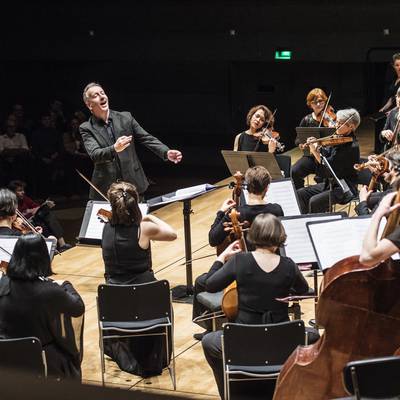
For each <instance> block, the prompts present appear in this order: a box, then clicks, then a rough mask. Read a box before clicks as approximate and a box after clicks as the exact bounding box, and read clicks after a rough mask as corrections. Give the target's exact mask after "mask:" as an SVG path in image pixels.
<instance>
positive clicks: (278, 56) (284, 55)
mask: <svg viewBox="0 0 400 400" xmlns="http://www.w3.org/2000/svg"><path fill="white" fill-rule="evenodd" d="M291 58H292V51H291V50H275V60H290V59H291Z"/></svg>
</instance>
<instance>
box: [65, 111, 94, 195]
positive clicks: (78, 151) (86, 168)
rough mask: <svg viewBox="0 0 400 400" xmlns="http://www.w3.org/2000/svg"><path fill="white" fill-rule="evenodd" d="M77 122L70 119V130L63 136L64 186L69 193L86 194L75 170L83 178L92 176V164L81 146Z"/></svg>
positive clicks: (85, 186)
mask: <svg viewBox="0 0 400 400" xmlns="http://www.w3.org/2000/svg"><path fill="white" fill-rule="evenodd" d="M79 125H80V124H79V121H78V119H77V118H72V119H71V121H70V128H69V130H68V131H67V132H65V133H64V135H63V143H64V151H65V159H66V164H67V165H66V174H67V179H66V181H67V182H66V184H67V185H69V186H70V187H69V191H70V192H71V193H75V194H76V193H82V192H86V190H87V185H86V183H85V182H84V181H83V180H82V179H76V178H77V174H76V171H75V170H76V169H77V170H78V171H80V172H82V173H83V174H84V175H85V176H91V175H92V169H93V163H92V160H91V159H90V157H89V155H88V154H87V152H86V150H85V147H84V145H83V140H82V136H81V134H80V133H79Z"/></svg>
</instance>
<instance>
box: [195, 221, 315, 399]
mask: <svg viewBox="0 0 400 400" xmlns="http://www.w3.org/2000/svg"><path fill="white" fill-rule="evenodd" d="M248 240H249V241H250V242H251V243H252V244H253V246H254V247H255V250H254V251H252V252H250V253H241V250H240V246H239V243H238V242H234V243H232V244H231V245H230V246H229V247H228V248H227V249H226V250H225V251H224V252H223V253H221V254H220V255H219V256H218V258H217V260H216V261H215V262H214V264H213V265H212V267H211V269H210V271H209V272H208V274H207V279H206V290H207V291H208V292H211V293H214V292H218V291H220V290H223V289H224V288H226V287H227V286H228V285H229V284H230V283H232V282H233V281H236V282H237V288H238V301H239V305H238V308H239V310H238V315H237V317H236V321H235V322H237V323H242V324H266V323H278V322H284V321H289V315H288V305H287V304H286V303H282V302H279V301H277V300H275V299H276V298H282V297H286V296H287V295H288V294H289V293H295V294H305V293H306V292H307V291H308V284H307V281H306V280H305V279H304V277H303V275H302V274H301V272H300V271H299V269H298V267H297V265H296V264H295V263H294V262H293V261H292V260H291V259H290V258H287V257H282V256H279V255H278V254H276V251H277V249H278V248H279V247H280V246H281V245H283V244H284V242H285V240H286V234H285V230H284V228H283V225H282V224H281V222H280V221H279V219H278V218H277V217H275V216H274V215H272V214H260V215H258V216H257V217H256V218H255V220H254V221H253V224H252V225H251V228H250V231H249V234H248ZM221 334H222V331H216V332H211V333H209V334H207V335H205V336H204V338H203V340H202V345H203V350H204V354H205V357H206V359H207V361H208V363H209V365H210V367H211V369H212V370H213V373H214V377H215V380H216V383H217V386H218V391H219V394H220V396H221V398H223V395H224V389H223V386H224V385H223V370H222V351H221ZM264 396H265V393H264Z"/></svg>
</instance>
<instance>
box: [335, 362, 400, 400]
mask: <svg viewBox="0 0 400 400" xmlns="http://www.w3.org/2000/svg"><path fill="white" fill-rule="evenodd" d="M343 381H344V385H345V388H346V391H347V392H348V393H349V394H351V395H354V396H355V398H356V399H364V398H368V399H395V398H396V399H398V398H399V396H400V357H397V356H390V357H380V358H371V359H367V360H361V361H352V362H349V363H348V364H347V365H346V366H345V367H344V369H343Z"/></svg>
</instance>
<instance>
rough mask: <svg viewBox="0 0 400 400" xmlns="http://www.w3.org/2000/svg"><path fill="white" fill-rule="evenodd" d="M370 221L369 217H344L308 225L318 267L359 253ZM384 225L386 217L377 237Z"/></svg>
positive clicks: (380, 234)
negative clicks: (316, 255)
mask: <svg viewBox="0 0 400 400" xmlns="http://www.w3.org/2000/svg"><path fill="white" fill-rule="evenodd" d="M370 222H371V218H348V219H347V218H346V219H342V220H337V221H331V222H326V223H320V224H310V225H308V230H309V233H310V236H311V238H312V240H313V242H314V246H315V250H316V253H317V254H318V258H319V261H320V267H321V268H322V269H323V270H324V269H326V268H330V267H332V265H334V264H335V263H337V262H338V261H340V260H343V259H344V258H347V257H350V256H355V255H358V254H360V253H361V247H362V242H363V240H364V236H365V234H366V232H367V229H368V226H369V224H370ZM385 225H386V219H383V220H382V221H381V224H380V226H379V233H378V237H379V238H380V237H381V236H382V233H383V230H384V228H385Z"/></svg>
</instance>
